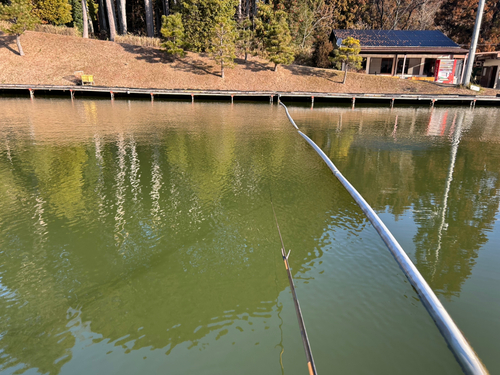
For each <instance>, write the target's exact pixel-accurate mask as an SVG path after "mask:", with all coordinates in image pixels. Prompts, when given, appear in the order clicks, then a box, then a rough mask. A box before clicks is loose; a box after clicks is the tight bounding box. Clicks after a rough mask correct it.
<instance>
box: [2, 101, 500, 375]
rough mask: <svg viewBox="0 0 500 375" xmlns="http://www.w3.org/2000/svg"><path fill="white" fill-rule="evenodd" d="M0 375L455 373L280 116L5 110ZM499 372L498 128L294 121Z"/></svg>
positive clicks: (137, 109) (387, 118)
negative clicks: (309, 354) (312, 366)
mask: <svg viewBox="0 0 500 375" xmlns="http://www.w3.org/2000/svg"><path fill="white" fill-rule="evenodd" d="M0 111H1V114H0V373H1V374H2V375H4V374H19V373H24V374H36V373H40V374H138V373H144V374H287V375H289V374H290V375H291V374H306V373H307V365H306V361H305V355H304V351H303V348H302V341H301V337H300V332H299V329H298V325H297V321H296V316H295V311H294V307H293V303H292V298H291V294H290V290H289V287H288V280H287V276H286V272H285V269H284V266H283V263H282V260H281V253H280V242H279V236H278V233H277V230H276V226H275V223H274V218H273V213H272V208H271V199H272V200H273V202H274V206H275V208H276V213H277V217H278V220H279V224H280V228H281V231H282V234H283V238H284V241H285V245H286V247H287V249H291V255H290V264H291V268H292V273H293V275H294V277H295V282H296V287H297V293H298V297H299V300H300V303H301V307H302V311H303V315H304V319H305V323H306V327H307V330H308V334H309V339H310V341H311V347H312V351H313V354H314V358H315V362H316V367H317V370H318V373H319V374H333V373H338V374H424V373H425V374H459V373H461V369H460V367H459V365H458V364H457V362H456V360H455V358H454V356H453V354H452V353H451V352H450V350H449V348H448V347H447V345H446V342H445V341H444V339H443V338H442V337H441V335H440V333H439V331H438V330H437V328H436V326H435V324H434V323H433V321H432V319H431V318H430V316H429V315H428V313H427V311H426V310H425V308H424V307H423V305H422V304H421V302H420V301H419V299H418V296H417V294H416V293H415V291H414V290H413V289H412V287H411V286H410V285H409V283H408V282H407V280H406V278H405V276H404V275H403V273H402V271H401V270H400V269H399V268H398V266H397V264H396V262H395V261H394V259H393V258H392V256H391V255H390V253H389V251H388V250H387V249H386V248H385V245H384V244H383V242H382V241H381V239H380V238H379V236H378V234H377V233H376V232H375V230H374V229H373V228H372V227H371V225H370V224H369V222H368V221H367V220H366V219H365V217H364V215H363V214H362V212H361V210H360V209H359V208H358V206H357V205H356V204H355V202H354V201H353V200H352V198H351V197H350V195H349V194H348V193H347V192H346V191H345V190H344V188H343V187H342V186H341V185H340V183H339V182H338V181H337V180H336V179H335V177H334V176H333V175H332V174H331V172H330V170H329V169H328V168H327V167H326V165H325V164H324V162H323V161H322V160H321V159H320V158H319V156H318V155H317V154H316V153H315V152H314V151H313V150H312V149H311V148H310V147H309V146H308V145H307V143H306V142H305V141H304V140H303V139H302V138H301V137H300V136H299V135H298V134H297V132H296V131H295V130H294V129H293V127H292V126H291V125H290V123H289V122H288V119H287V118H286V116H285V113H284V110H283V108H281V107H278V106H276V105H274V106H272V105H269V104H240V103H236V104H234V105H230V104H225V103H195V104H194V105H193V104H191V103H176V102H158V101H156V102H154V104H152V103H150V102H143V101H135V102H134V101H132V102H129V101H119V100H118V101H114V102H111V101H105V100H102V101H100V100H95V101H93V100H85V101H83V100H82V101H74V102H71V101H69V100H57V99H52V100H43V99H35V100H34V101H29V100H24V99H2V100H1V101H0ZM290 112H291V115H292V116H293V117H294V118H295V120H296V122H297V124H298V125H299V127H301V129H302V130H303V131H304V132H305V133H306V134H308V135H309V136H310V137H311V138H312V139H313V140H315V141H316V142H317V143H318V145H319V146H320V147H322V148H323V150H324V151H325V152H326V153H327V154H328V155H329V156H330V157H331V158H332V160H333V161H334V163H336V164H337V166H338V167H339V169H340V170H341V171H342V172H343V173H344V175H345V176H346V177H347V178H348V179H349V180H350V181H351V182H352V183H353V185H354V186H355V187H356V188H357V189H358V190H359V191H360V192H361V193H362V194H363V195H364V196H365V198H366V199H367V201H368V202H369V203H370V204H371V205H372V206H373V207H374V209H375V210H376V211H377V212H378V213H379V214H380V216H381V218H382V219H383V220H384V222H385V223H386V224H387V225H388V227H389V229H391V230H392V231H393V233H394V235H395V237H396V238H397V239H398V240H399V241H400V243H401V244H402V246H403V247H404V248H405V249H406V250H407V252H408V254H409V255H410V257H411V258H412V259H413V260H414V262H415V264H416V265H417V267H418V268H419V270H420V271H421V272H422V274H423V276H424V277H425V278H426V279H427V280H428V282H429V284H430V285H431V287H432V288H433V289H434V290H435V291H436V293H437V294H438V296H439V297H440V299H441V300H442V301H443V303H444V304H445V306H446V308H447V309H448V310H449V312H450V314H451V315H452V317H453V318H454V319H455V320H456V321H457V324H458V325H459V327H460V328H461V329H462V330H463V331H464V333H465V335H466V336H467V338H468V339H469V340H470V341H471V343H472V344H473V346H474V348H475V349H476V351H477V352H478V354H479V356H480V357H481V359H482V360H483V361H484V362H485V364H486V366H487V367H488V368H489V369H490V371H491V372H492V373H495V371H500V361H499V359H498V358H497V355H496V353H498V349H499V345H498V343H497V337H498V336H499V335H500V323H499V322H498V319H497V317H498V316H500V293H499V280H500V277H499V275H498V271H497V270H498V268H499V267H500V256H499V253H498V244H499V243H500V228H499V225H498V220H497V219H498V206H499V199H500V194H499V192H500V182H499V172H500V163H499V162H500V149H499V141H500V131H499V130H498V126H497V121H496V116H497V115H498V114H499V113H500V112H499V110H497V109H481V108H477V109H475V110H474V111H470V110H469V109H462V108H436V109H434V110H431V109H428V108H395V109H393V110H392V111H391V110H390V109H389V108H361V109H355V110H351V109H350V108H335V107H328V108H315V109H313V110H311V109H310V108H303V107H292V108H290Z"/></svg>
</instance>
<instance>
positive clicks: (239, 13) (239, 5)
mask: <svg viewBox="0 0 500 375" xmlns="http://www.w3.org/2000/svg"><path fill="white" fill-rule="evenodd" d="M241 2H242V0H238V10H237V12H236V14H237V16H238V21H241Z"/></svg>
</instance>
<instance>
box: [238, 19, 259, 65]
mask: <svg viewBox="0 0 500 375" xmlns="http://www.w3.org/2000/svg"><path fill="white" fill-rule="evenodd" d="M254 34H255V33H254V31H253V30H252V21H250V19H249V18H245V19H243V20H242V21H241V22H240V23H239V25H238V39H237V41H236V49H237V50H238V52H239V53H243V54H244V55H245V62H247V59H248V54H249V53H253V52H254V50H255V35H254Z"/></svg>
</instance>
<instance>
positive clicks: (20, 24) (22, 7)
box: [0, 0, 40, 56]
mask: <svg viewBox="0 0 500 375" xmlns="http://www.w3.org/2000/svg"><path fill="white" fill-rule="evenodd" d="M0 20H1V21H7V22H8V23H9V24H10V26H9V27H2V29H1V30H2V31H3V32H4V33H6V34H9V35H15V36H16V43H17V48H18V50H19V55H21V56H24V51H23V47H22V46H21V35H22V34H23V33H24V32H25V31H26V30H32V29H33V28H34V27H35V25H36V24H38V23H39V22H40V20H39V18H38V17H37V16H36V15H34V14H33V6H32V5H31V3H30V2H29V0H12V1H11V3H10V5H8V6H7V5H0Z"/></svg>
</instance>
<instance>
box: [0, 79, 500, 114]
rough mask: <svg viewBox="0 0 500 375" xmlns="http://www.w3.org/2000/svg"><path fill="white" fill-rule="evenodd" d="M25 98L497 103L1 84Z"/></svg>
mask: <svg viewBox="0 0 500 375" xmlns="http://www.w3.org/2000/svg"><path fill="white" fill-rule="evenodd" d="M9 96H14V97H27V98H31V99H34V98H36V97H37V96H43V97H67V98H68V99H71V100H74V99H81V98H88V97H107V98H108V99H110V100H114V99H144V98H145V99H150V100H151V101H154V100H162V99H163V100H164V99H167V100H182V101H186V100H188V101H191V102H193V103H194V102H195V101H197V100H216V101H221V102H223V101H230V102H231V103H233V102H234V101H235V100H236V101H238V100H244V101H260V102H262V101H269V102H270V103H274V102H276V103H278V101H279V98H282V100H287V101H291V102H302V103H310V104H311V105H314V104H315V103H322V104H326V103H328V104H335V103H337V104H346V103H347V104H349V103H350V104H351V105H352V107H353V108H354V106H355V105H356V104H359V103H361V104H366V103H379V104H387V105H390V106H391V107H393V106H394V105H395V104H423V105H430V106H434V105H437V104H447V105H468V106H470V107H475V106H476V105H493V106H500V97H496V96H491V95H484V96H480V95H465V94H423V93H422V94H401V93H392V94H391V93H376V94H374V93H367V94H359V93H333V92H332V93H325V92H309V91H307V92H306V91H243V90H199V89H159V88H137V87H114V86H77V85H67V86H63V85H29V84H0V98H2V97H9Z"/></svg>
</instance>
